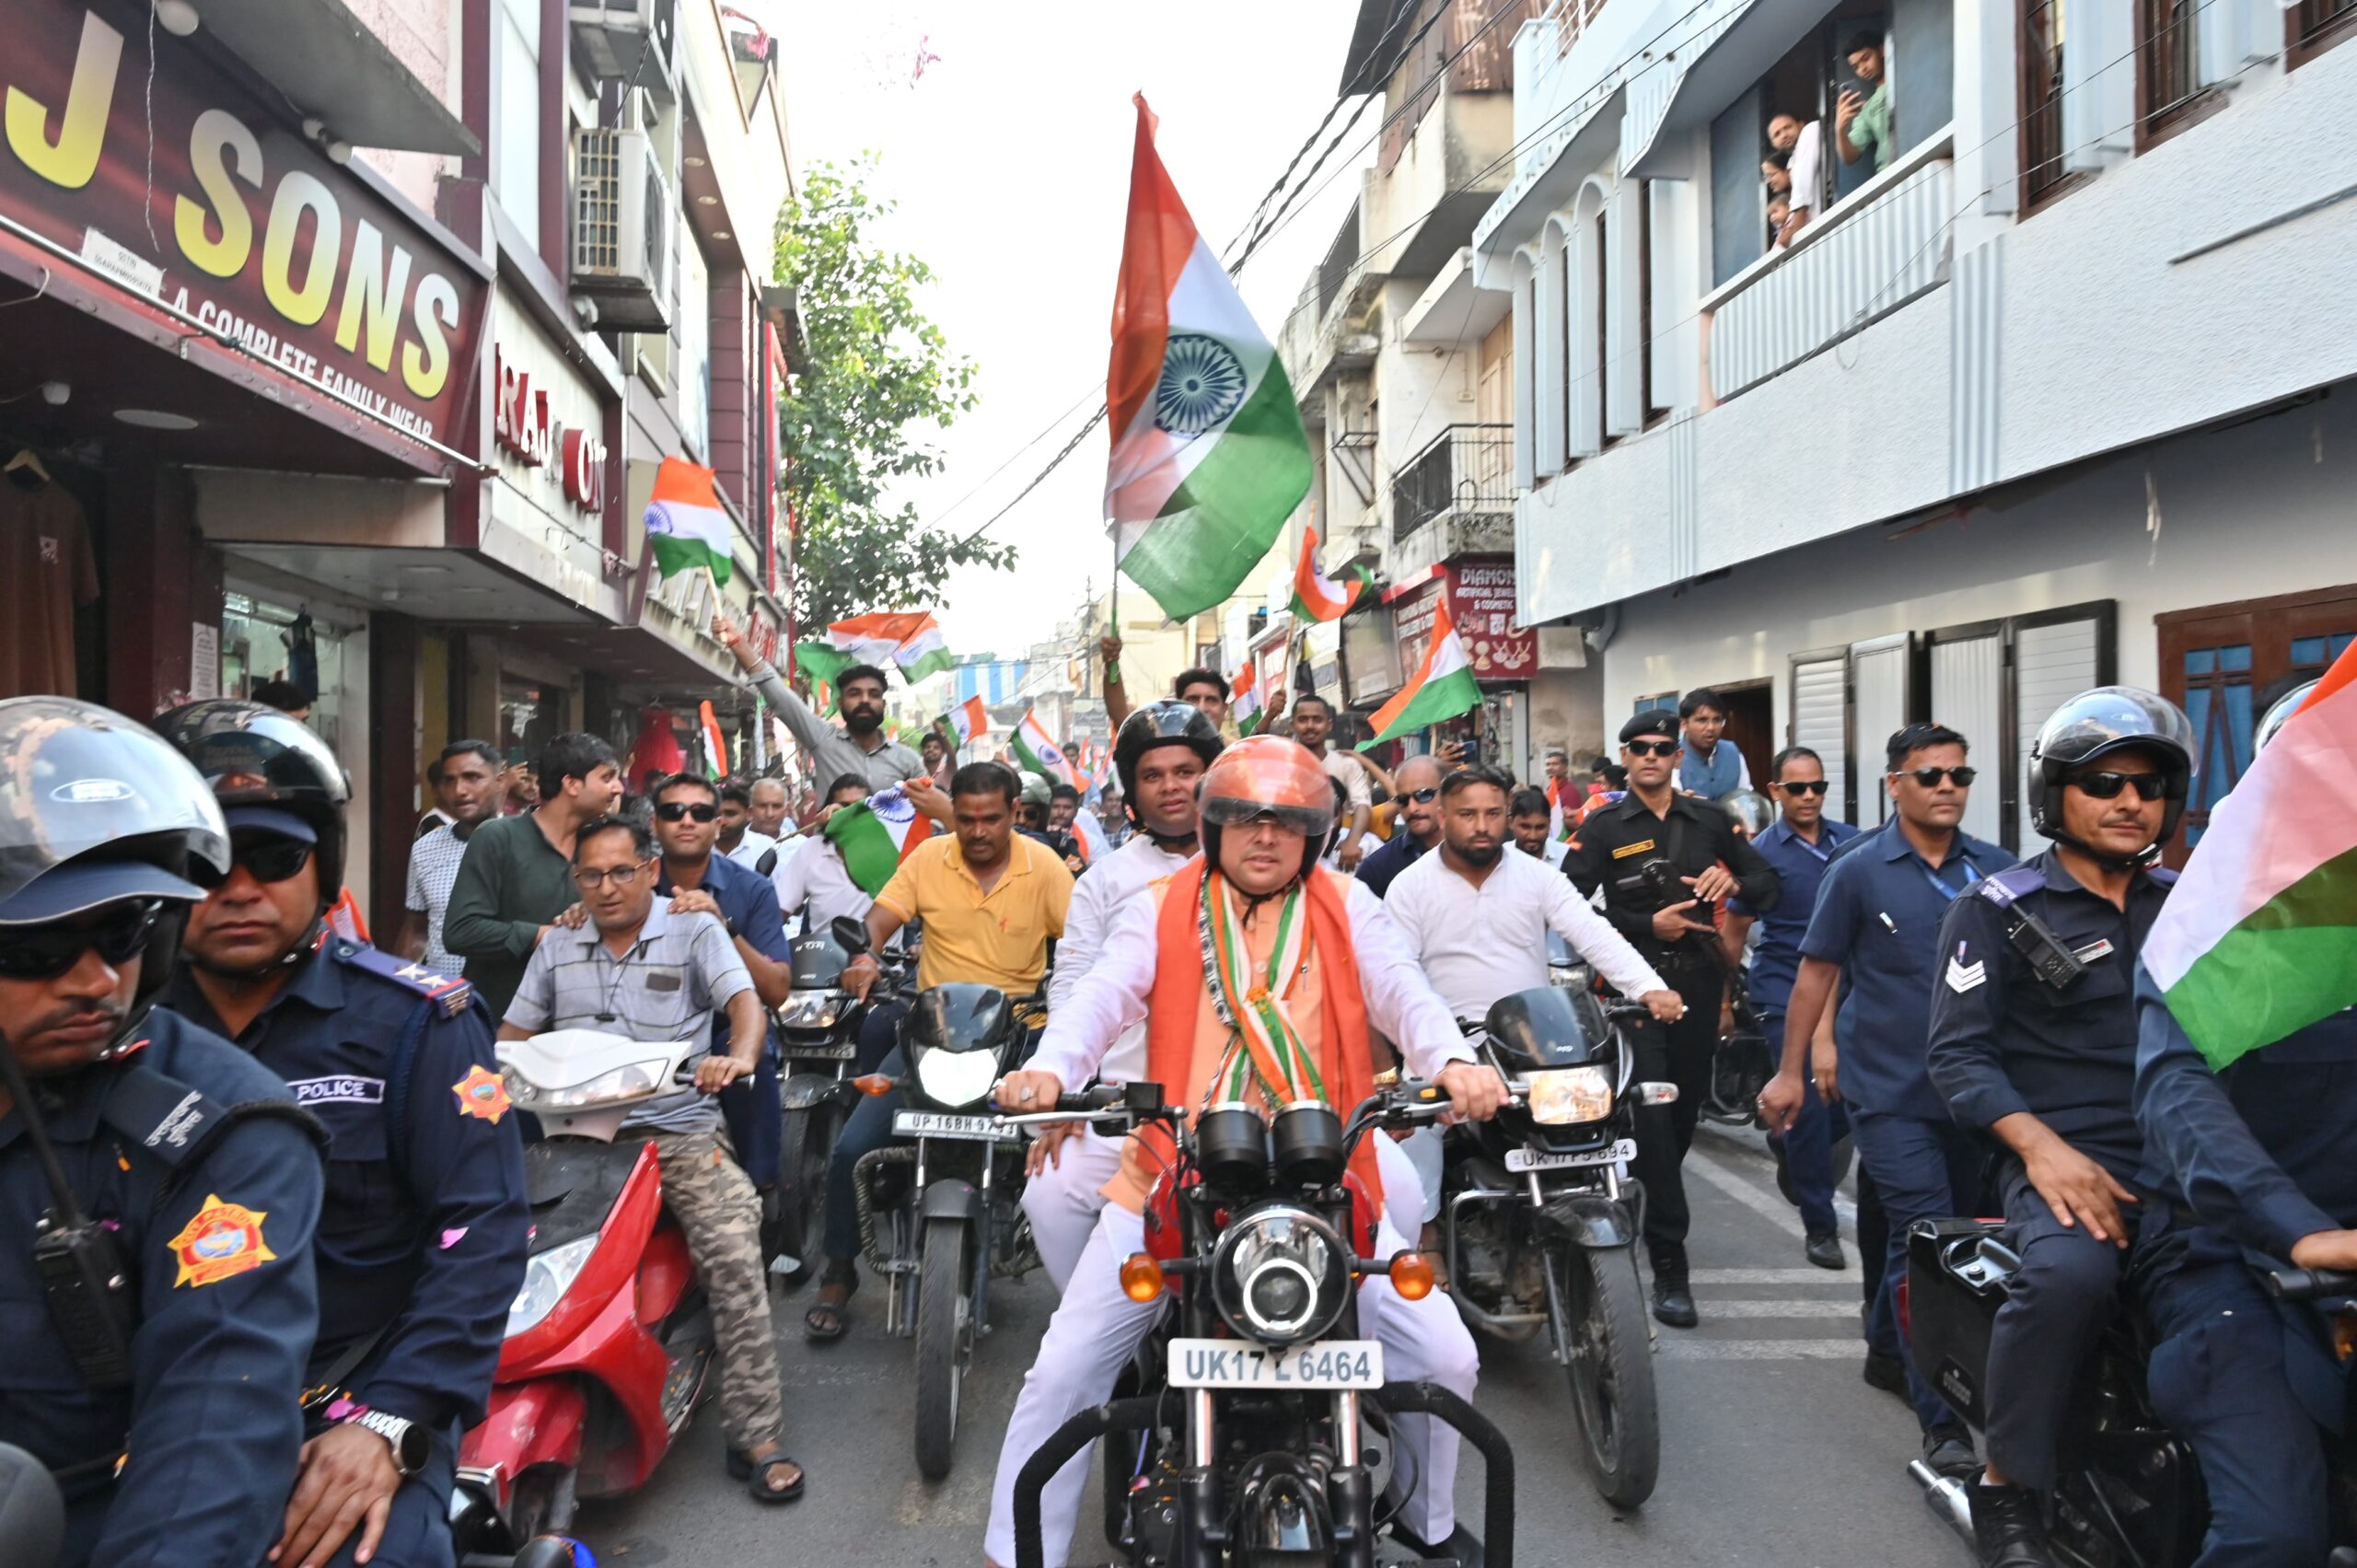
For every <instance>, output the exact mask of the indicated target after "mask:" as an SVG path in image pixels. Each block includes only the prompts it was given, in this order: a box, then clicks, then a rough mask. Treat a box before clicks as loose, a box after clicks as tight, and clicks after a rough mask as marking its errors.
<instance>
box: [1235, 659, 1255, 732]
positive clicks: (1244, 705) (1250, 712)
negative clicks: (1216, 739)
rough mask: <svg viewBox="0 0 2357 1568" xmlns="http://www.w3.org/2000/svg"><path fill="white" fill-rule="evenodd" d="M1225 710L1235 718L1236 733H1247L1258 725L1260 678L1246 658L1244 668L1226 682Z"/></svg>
mask: <svg viewBox="0 0 2357 1568" xmlns="http://www.w3.org/2000/svg"><path fill="white" fill-rule="evenodd" d="M1227 711H1228V713H1229V714H1232V715H1234V717H1235V719H1236V733H1237V734H1238V735H1249V734H1251V733H1252V732H1253V731H1254V730H1256V729H1259V728H1260V714H1261V712H1262V708H1261V703H1260V676H1259V675H1258V674H1257V673H1256V672H1255V671H1254V670H1253V668H1252V662H1251V660H1249V659H1247V660H1246V661H1245V663H1244V668H1242V669H1239V670H1237V672H1236V679H1234V680H1232V681H1230V682H1229V683H1228V688H1227Z"/></svg>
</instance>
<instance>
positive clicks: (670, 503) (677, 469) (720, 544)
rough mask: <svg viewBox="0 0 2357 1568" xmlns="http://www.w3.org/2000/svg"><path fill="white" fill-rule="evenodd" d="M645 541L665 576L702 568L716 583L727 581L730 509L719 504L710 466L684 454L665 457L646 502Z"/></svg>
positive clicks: (674, 575) (656, 471) (657, 569)
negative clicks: (676, 456)
mask: <svg viewBox="0 0 2357 1568" xmlns="http://www.w3.org/2000/svg"><path fill="white" fill-rule="evenodd" d="M646 542H647V545H648V547H649V548H650V549H652V550H653V551H654V552H655V569H656V571H657V572H660V573H661V574H662V575H664V576H666V577H676V576H678V575H679V574H680V573H682V572H694V571H698V570H703V571H708V572H710V573H711V574H712V580H713V581H714V583H715V584H718V583H726V581H728V557H729V540H728V514H727V513H726V512H724V511H722V510H721V508H720V497H719V496H718V494H715V493H714V489H713V476H712V470H710V469H708V468H702V467H700V466H699V465H697V464H695V463H691V462H690V461H688V460H687V459H685V458H666V459H663V466H662V467H661V468H659V469H657V470H655V492H654V494H652V495H650V496H649V497H648V498H647V502H646Z"/></svg>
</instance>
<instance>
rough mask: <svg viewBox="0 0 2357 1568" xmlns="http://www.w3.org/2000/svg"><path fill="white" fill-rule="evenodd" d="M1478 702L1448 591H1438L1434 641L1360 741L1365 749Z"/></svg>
mask: <svg viewBox="0 0 2357 1568" xmlns="http://www.w3.org/2000/svg"><path fill="white" fill-rule="evenodd" d="M1480 705H1481V688H1480V686H1479V685H1477V684H1476V683H1475V681H1474V679H1473V668H1472V666H1470V665H1469V664H1467V663H1466V662H1465V645H1464V644H1462V643H1460V642H1458V641H1457V622H1456V621H1453V620H1452V619H1450V617H1449V613H1448V596H1447V595H1446V594H1442V595H1441V596H1440V597H1439V598H1437V599H1435V600H1434V604H1433V640H1432V643H1431V645H1430V646H1428V647H1426V648H1425V649H1424V662H1423V663H1422V664H1421V665H1418V666H1417V667H1416V673H1415V676H1414V678H1413V679H1411V680H1410V681H1409V682H1408V684H1407V685H1405V686H1402V687H1401V688H1400V689H1399V695H1398V696H1396V697H1394V698H1392V699H1391V701H1389V702H1387V703H1384V704H1383V706H1381V707H1380V708H1377V709H1376V711H1375V717H1374V718H1372V719H1370V720H1368V721H1367V722H1368V723H1369V724H1372V725H1373V726H1375V738H1374V739H1373V740H1362V741H1360V742H1359V749H1360V750H1362V751H1364V750H1365V749H1367V748H1368V747H1370V746H1375V745H1377V744H1380V743H1381V742H1383V741H1386V740H1389V739H1392V738H1395V737H1398V736H1401V735H1405V734H1407V733H1408V732H1409V731H1410V730H1414V729H1422V728H1423V727H1424V726H1426V725H1434V724H1438V723H1440V721H1441V720H1443V719H1453V718H1455V717H1456V716H1457V714H1462V713H1467V712H1469V711H1471V710H1472V709H1474V708H1478V707H1480Z"/></svg>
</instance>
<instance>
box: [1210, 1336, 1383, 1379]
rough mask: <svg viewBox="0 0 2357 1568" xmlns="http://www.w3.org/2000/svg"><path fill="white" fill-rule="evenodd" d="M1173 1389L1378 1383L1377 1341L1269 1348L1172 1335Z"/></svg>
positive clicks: (1380, 1359) (1379, 1351) (1380, 1365)
mask: <svg viewBox="0 0 2357 1568" xmlns="http://www.w3.org/2000/svg"><path fill="white" fill-rule="evenodd" d="M1170 1386H1171V1387H1172V1388H1381V1387H1383V1345H1382V1342H1380V1341H1376V1340H1320V1341H1318V1342H1314V1343H1311V1344H1306V1345H1294V1346H1292V1347H1290V1348H1288V1349H1285V1350H1269V1349H1266V1348H1264V1347H1262V1346H1260V1345H1256V1344H1249V1343H1247V1342H1244V1341H1242V1340H1173V1341H1171V1342H1170Z"/></svg>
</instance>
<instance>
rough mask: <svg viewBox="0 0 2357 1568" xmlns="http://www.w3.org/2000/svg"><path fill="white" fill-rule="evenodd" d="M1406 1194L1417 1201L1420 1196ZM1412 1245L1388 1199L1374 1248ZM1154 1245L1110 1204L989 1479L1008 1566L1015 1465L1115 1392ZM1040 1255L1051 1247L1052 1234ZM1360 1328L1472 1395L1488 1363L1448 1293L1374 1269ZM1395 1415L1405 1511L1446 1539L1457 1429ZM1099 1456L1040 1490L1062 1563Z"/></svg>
mask: <svg viewBox="0 0 2357 1568" xmlns="http://www.w3.org/2000/svg"><path fill="white" fill-rule="evenodd" d="M1376 1146H1377V1150H1378V1153H1377V1159H1378V1161H1379V1163H1380V1164H1381V1166H1382V1167H1383V1180H1384V1185H1385V1187H1386V1189H1387V1191H1394V1192H1398V1193H1401V1194H1403V1195H1412V1194H1414V1193H1415V1192H1416V1191H1418V1188H1417V1185H1416V1175H1415V1170H1414V1167H1412V1166H1411V1164H1410V1162H1409V1160H1408V1159H1407V1157H1406V1156H1404V1155H1402V1154H1401V1153H1400V1152H1399V1147H1398V1145H1397V1144H1393V1143H1392V1141H1391V1140H1390V1139H1388V1138H1385V1137H1381V1136H1379V1135H1378V1136H1376ZM1100 1185H1101V1183H1100ZM1407 1202H1409V1203H1410V1204H1412V1203H1413V1202H1414V1199H1413V1197H1412V1196H1408V1197H1407ZM1036 1223H1037V1222H1036V1221H1035V1222H1034V1224H1035V1225H1036ZM1413 1245H1414V1243H1413V1242H1412V1241H1411V1240H1410V1239H1409V1238H1408V1237H1405V1236H1403V1235H1401V1233H1400V1231H1399V1227H1398V1226H1397V1225H1394V1224H1393V1223H1392V1218H1391V1214H1390V1213H1389V1211H1388V1210H1387V1211H1386V1212H1385V1214H1384V1217H1383V1222H1382V1224H1381V1225H1379V1226H1377V1229H1376V1256H1377V1257H1379V1258H1387V1257H1389V1256H1390V1255H1391V1254H1392V1253H1394V1252H1398V1251H1401V1250H1404V1249H1408V1248H1410V1247H1412V1246H1413ZM1144 1248H1145V1222H1144V1219H1143V1217H1142V1216H1140V1215H1137V1214H1132V1213H1130V1212H1129V1211H1128V1210H1127V1209H1124V1208H1122V1207H1120V1205H1118V1204H1112V1203H1109V1204H1106V1205H1105V1207H1104V1211H1103V1213H1102V1214H1099V1215H1098V1216H1097V1225H1096V1228H1095V1230H1094V1231H1093V1232H1092V1233H1091V1234H1090V1236H1089V1238H1088V1242H1087V1245H1086V1247H1084V1248H1083V1249H1082V1250H1081V1254H1080V1257H1079V1260H1078V1261H1077V1263H1076V1265H1075V1267H1074V1270H1073V1272H1072V1273H1071V1276H1070V1283H1068V1284H1067V1285H1066V1286H1065V1289H1064V1297H1063V1301H1062V1305H1060V1306H1059V1307H1057V1308H1056V1314H1055V1316H1054V1317H1053V1318H1051V1319H1050V1320H1049V1323H1048V1331H1047V1333H1046V1335H1045V1336H1044V1337H1043V1338H1042V1339H1041V1340H1040V1342H1039V1357H1038V1359H1037V1360H1035V1361H1034V1362H1033V1363H1032V1365H1031V1370H1030V1371H1029V1372H1028V1373H1027V1374H1026V1375H1025V1376H1024V1379H1023V1391H1022V1393H1021V1394H1020V1395H1018V1396H1017V1397H1016V1401H1015V1412H1014V1414H1013V1415H1012V1416H1010V1417H1009V1418H1008V1420H1007V1425H1006V1437H1005V1440H1004V1443H1003V1445H1002V1446H1001V1447H1000V1449H999V1457H998V1474H997V1476H996V1477H995V1478H994V1479H993V1481H992V1482H991V1522H990V1529H989V1533H988V1534H987V1535H985V1536H984V1537H983V1550H984V1551H985V1552H987V1553H988V1555H989V1558H990V1561H991V1562H993V1563H996V1564H998V1565H999V1568H1012V1564H1013V1563H1014V1562H1015V1478H1016V1474H1017V1472H1019V1471H1020V1470H1021V1469H1023V1466H1024V1464H1025V1462H1026V1461H1028V1459H1029V1458H1031V1456H1032V1455H1033V1454H1034V1453H1035V1452H1037V1451H1038V1450H1039V1446H1040V1445H1042V1444H1043V1443H1045V1442H1046V1441H1047V1440H1048V1438H1049V1436H1050V1435H1051V1434H1053V1433H1054V1432H1055V1431H1056V1429H1057V1428H1059V1427H1061V1426H1062V1425H1063V1423H1065V1422H1067V1421H1070V1420H1071V1419H1072V1418H1073V1417H1074V1416H1075V1415H1077V1414H1079V1413H1080V1412H1081V1411H1084V1410H1086V1409H1087V1408H1088V1407H1089V1406H1091V1405H1096V1404H1101V1403H1103V1402H1104V1401H1105V1400H1109V1399H1110V1398H1112V1395H1113V1385H1114V1384H1115V1382H1117V1381H1118V1380H1119V1379H1120V1375H1121V1368H1123V1367H1124V1366H1127V1365H1129V1363H1130V1358H1131V1357H1132V1355H1133V1354H1135V1353H1136V1351H1137V1348H1138V1346H1139V1345H1140V1344H1141V1343H1142V1342H1144V1339H1145V1337H1146V1335H1147V1334H1148V1333H1150V1332H1151V1331H1152V1330H1153V1329H1154V1324H1155V1318H1158V1317H1160V1316H1161V1314H1162V1310H1163V1301H1162V1300H1161V1299H1156V1300H1155V1301H1152V1302H1148V1303H1146V1304H1144V1305H1143V1306H1141V1305H1140V1304H1138V1303H1136V1302H1133V1301H1132V1300H1131V1299H1130V1298H1129V1297H1128V1296H1126V1295H1123V1294H1122V1293H1121V1284H1120V1266H1121V1260H1123V1259H1125V1258H1127V1257H1129V1256H1130V1255H1131V1254H1132V1253H1135V1252H1140V1251H1143V1250H1144ZM1041 1255H1042V1257H1043V1258H1044V1257H1045V1255H1046V1248H1045V1246H1044V1244H1043V1245H1042V1248H1041ZM1359 1330H1360V1332H1362V1333H1364V1334H1367V1335H1369V1336H1370V1337H1372V1338H1374V1339H1376V1340H1377V1341H1379V1342H1381V1343H1382V1345H1383V1373H1384V1376H1385V1377H1386V1378H1387V1380H1389V1381H1392V1382H1411V1381H1418V1380H1428V1381H1431V1382H1434V1383H1438V1384H1440V1385H1441V1386H1442V1387H1443V1388H1447V1389H1449V1390H1451V1391H1452V1392H1454V1393H1456V1394H1457V1395H1459V1396H1460V1397H1462V1398H1464V1399H1467V1400H1470V1399H1471V1398H1472V1397H1473V1384H1474V1381H1475V1378H1476V1376H1477V1375H1478V1374H1479V1372H1480V1360H1479V1357H1478V1356H1477V1354H1476V1353H1475V1351H1474V1348H1473V1336H1472V1335H1471V1334H1470V1333H1469V1332H1468V1331H1467V1330H1466V1328H1465V1323H1464V1320H1463V1319H1462V1318H1459V1317H1458V1316H1457V1307H1456V1305H1455V1304H1454V1303H1453V1302H1451V1301H1450V1300H1449V1298H1448V1297H1447V1296H1446V1295H1444V1294H1439V1293H1435V1294H1434V1295H1428V1296H1426V1297H1425V1298H1424V1299H1423V1300H1422V1301H1406V1300H1403V1299H1401V1297H1400V1295H1399V1293H1398V1292H1397V1291H1395V1290H1393V1289H1392V1288H1391V1282H1390V1281H1388V1280H1385V1279H1380V1278H1377V1279H1370V1280H1367V1281H1365V1282H1364V1283H1362V1284H1361V1285H1360V1286H1359ZM1393 1425H1394V1427H1395V1429H1396V1434H1395V1440H1394V1443H1393V1448H1394V1451H1395V1452H1394V1462H1395V1465H1396V1466H1397V1468H1398V1470H1399V1475H1400V1479H1401V1481H1402V1483H1403V1484H1406V1485H1408V1486H1410V1487H1411V1488H1412V1490H1411V1492H1410V1493H1409V1496H1408V1501H1407V1504H1406V1507H1405V1509H1404V1511H1403V1518H1404V1522H1405V1523H1406V1524H1407V1527H1409V1528H1410V1529H1411V1530H1412V1531H1414V1532H1415V1533H1416V1535H1417V1536H1418V1537H1419V1538H1421V1539H1424V1540H1441V1539H1446V1537H1447V1535H1448V1534H1449V1532H1450V1531H1451V1530H1453V1529H1455V1528H1456V1527H1457V1446H1458V1443H1459V1439H1458V1437H1457V1432H1456V1429H1455V1428H1453V1427H1450V1426H1446V1425H1444V1424H1442V1423H1439V1422H1437V1421H1434V1420H1433V1419H1432V1418H1431V1417H1430V1416H1420V1415H1411V1416H1398V1417H1395V1418H1393ZM1090 1457H1091V1453H1090V1450H1088V1449H1083V1450H1082V1451H1081V1452H1080V1453H1079V1454H1077V1455H1075V1456H1074V1458H1073V1459H1072V1462H1071V1463H1069V1464H1067V1465H1065V1466H1064V1468H1063V1469H1061V1470H1059V1471H1057V1472H1056V1477H1055V1479H1054V1480H1053V1481H1051V1482H1050V1483H1049V1484H1048V1486H1047V1488H1046V1490H1045V1491H1044V1492H1043V1493H1041V1494H1040V1499H1039V1534H1040V1540H1041V1545H1042V1547H1043V1549H1044V1554H1045V1555H1044V1561H1045V1562H1047V1564H1048V1568H1062V1564H1063V1563H1064V1562H1065V1561H1066V1559H1067V1557H1068V1556H1069V1554H1070V1552H1071V1550H1072V1536H1073V1528H1074V1525H1075V1524H1076V1523H1077V1522H1078V1519H1079V1516H1080V1508H1081V1496H1082V1493H1083V1492H1084V1491H1085V1490H1086V1487H1087V1485H1088V1465H1089V1459H1090Z"/></svg>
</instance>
